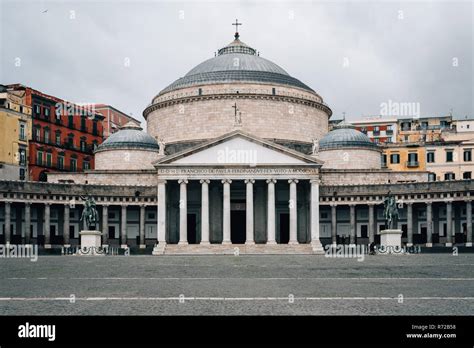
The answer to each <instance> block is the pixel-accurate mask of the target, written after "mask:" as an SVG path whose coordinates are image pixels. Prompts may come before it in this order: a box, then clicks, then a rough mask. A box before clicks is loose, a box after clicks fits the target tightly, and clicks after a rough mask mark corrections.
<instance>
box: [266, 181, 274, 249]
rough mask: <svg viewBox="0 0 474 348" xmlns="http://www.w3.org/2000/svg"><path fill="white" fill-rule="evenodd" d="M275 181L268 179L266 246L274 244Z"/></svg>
mask: <svg viewBox="0 0 474 348" xmlns="http://www.w3.org/2000/svg"><path fill="white" fill-rule="evenodd" d="M275 183H276V180H275V179H268V180H267V184H268V186H267V187H268V189H267V244H276V239H275Z"/></svg>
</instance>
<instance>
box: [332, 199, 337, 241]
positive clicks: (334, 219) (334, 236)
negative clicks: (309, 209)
mask: <svg viewBox="0 0 474 348" xmlns="http://www.w3.org/2000/svg"><path fill="white" fill-rule="evenodd" d="M331 238H332V245H337V205H336V203H332V204H331Z"/></svg>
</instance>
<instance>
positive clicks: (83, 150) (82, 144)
mask: <svg viewBox="0 0 474 348" xmlns="http://www.w3.org/2000/svg"><path fill="white" fill-rule="evenodd" d="M86 149H87V144H86V142H85V140H83V139H81V151H82V152H86Z"/></svg>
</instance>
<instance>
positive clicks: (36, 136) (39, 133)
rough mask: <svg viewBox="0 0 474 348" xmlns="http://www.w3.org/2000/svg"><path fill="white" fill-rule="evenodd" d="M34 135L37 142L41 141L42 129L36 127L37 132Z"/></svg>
mask: <svg viewBox="0 0 474 348" xmlns="http://www.w3.org/2000/svg"><path fill="white" fill-rule="evenodd" d="M33 134H34V140H35V141H41V128H40V127H36V128H35V132H34V133H33Z"/></svg>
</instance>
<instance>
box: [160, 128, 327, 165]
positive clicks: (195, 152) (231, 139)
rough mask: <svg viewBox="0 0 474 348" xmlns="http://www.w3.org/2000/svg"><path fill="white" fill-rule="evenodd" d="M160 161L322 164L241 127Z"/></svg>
mask: <svg viewBox="0 0 474 348" xmlns="http://www.w3.org/2000/svg"><path fill="white" fill-rule="evenodd" d="M159 165H179V166H186V165H190V166H196V165H199V166H203V165H204V166H207V165H209V166H210V165H212V166H219V165H230V166H233V165H244V166H259V165H263V166H267V165H276V166H278V165H286V166H287V165H295V166H299V165H315V166H319V165H321V162H320V161H318V160H317V159H315V158H313V157H311V156H307V155H304V154H301V153H299V152H297V151H293V150H290V149H288V148H286V147H284V146H281V145H277V144H275V143H273V142H270V141H266V140H263V139H260V138H257V137H255V136H252V135H250V134H247V133H243V132H241V131H236V132H232V133H229V134H226V135H224V136H222V137H220V138H217V139H214V140H211V141H208V142H206V143H203V144H200V145H198V146H195V147H193V148H190V149H187V150H185V151H182V152H179V153H176V154H173V155H170V156H166V157H164V158H161V159H159V160H158V161H157V162H155V166H159Z"/></svg>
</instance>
